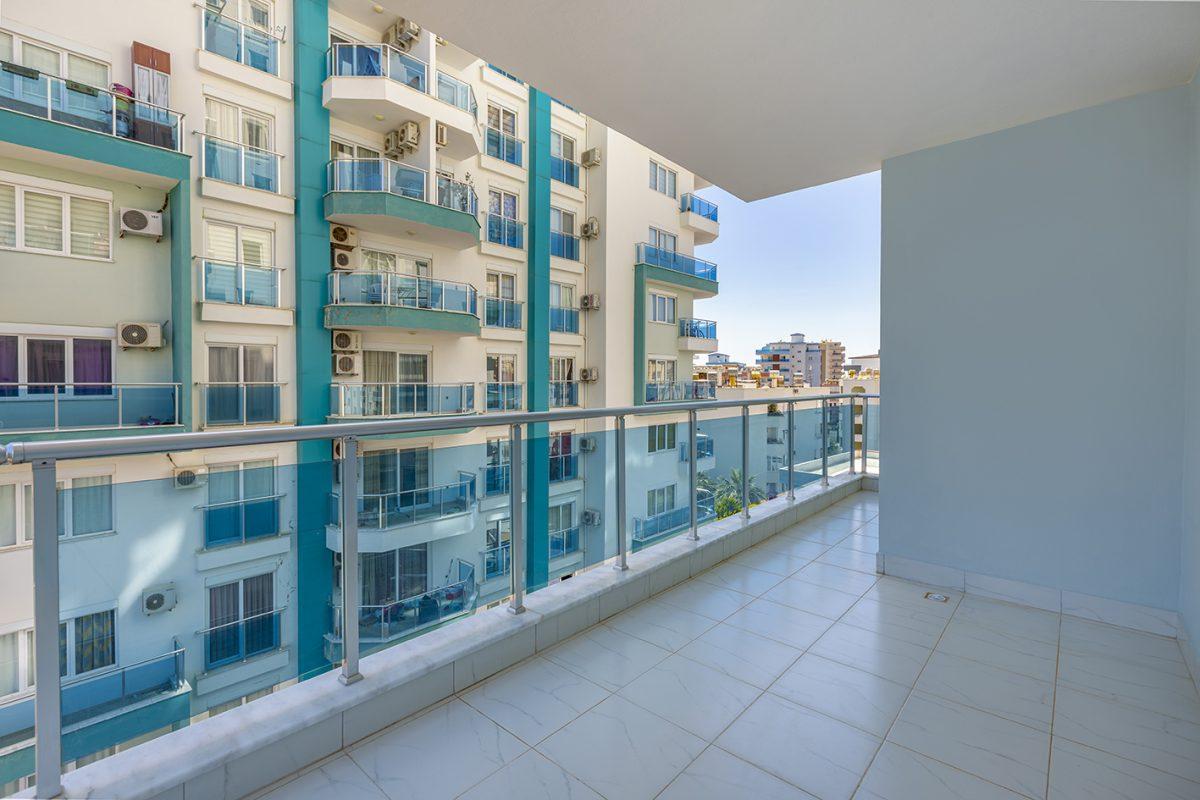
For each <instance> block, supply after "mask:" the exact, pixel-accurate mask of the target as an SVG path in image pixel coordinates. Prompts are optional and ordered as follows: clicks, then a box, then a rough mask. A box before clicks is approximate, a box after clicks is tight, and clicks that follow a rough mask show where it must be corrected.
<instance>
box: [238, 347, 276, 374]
mask: <svg viewBox="0 0 1200 800" xmlns="http://www.w3.org/2000/svg"><path fill="white" fill-rule="evenodd" d="M245 359H246V365H245V367H246V369H245V375H246V378H245V379H246V382H247V383H271V382H273V381H274V380H275V348H274V347H271V346H269V345H246V346H245Z"/></svg>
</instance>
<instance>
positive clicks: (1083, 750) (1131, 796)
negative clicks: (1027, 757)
mask: <svg viewBox="0 0 1200 800" xmlns="http://www.w3.org/2000/svg"><path fill="white" fill-rule="evenodd" d="M1197 797H1200V783H1192V782H1191V781H1187V780H1184V779H1183V778H1180V777H1177V776H1175V775H1171V774H1169V773H1166V772H1162V771H1160V770H1157V769H1153V768H1151V767H1147V766H1145V765H1143V764H1138V763H1137V762H1135V761H1129V760H1127V759H1124V758H1118V757H1116V756H1114V755H1112V754H1111V753H1105V752H1103V751H1101V750H1095V749H1093V748H1091V747H1085V746H1084V745H1081V744H1076V743H1075V742H1072V741H1068V740H1067V739H1063V738H1060V737H1058V736H1056V737H1054V745H1053V747H1052V750H1051V755H1050V798H1051V800H1196V798H1197Z"/></svg>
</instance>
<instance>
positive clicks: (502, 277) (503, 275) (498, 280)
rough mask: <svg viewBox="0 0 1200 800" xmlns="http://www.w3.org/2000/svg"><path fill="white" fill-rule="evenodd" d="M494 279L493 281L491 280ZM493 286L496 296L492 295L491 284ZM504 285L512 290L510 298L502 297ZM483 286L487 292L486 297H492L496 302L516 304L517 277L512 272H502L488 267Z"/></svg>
mask: <svg viewBox="0 0 1200 800" xmlns="http://www.w3.org/2000/svg"><path fill="white" fill-rule="evenodd" d="M493 279H494V280H493ZM493 283H494V284H495V287H496V288H495V291H496V292H497V293H496V294H493V293H492V284H493ZM506 284H507V285H508V286H509V287H511V289H512V296H511V297H506V296H505V295H504V291H505V286H506ZM484 286H485V288H486V291H487V295H486V296H487V297H492V298H495V299H497V300H509V301H512V302H516V300H517V276H516V275H515V274H514V273H512V272H504V271H503V270H499V269H492V268H491V267H488V270H487V274H486V276H485V277H484Z"/></svg>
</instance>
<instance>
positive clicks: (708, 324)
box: [679, 317, 717, 339]
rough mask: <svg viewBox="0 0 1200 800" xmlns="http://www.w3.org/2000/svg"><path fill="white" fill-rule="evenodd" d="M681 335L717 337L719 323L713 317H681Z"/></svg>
mask: <svg viewBox="0 0 1200 800" xmlns="http://www.w3.org/2000/svg"><path fill="white" fill-rule="evenodd" d="M679 335H680V336H687V337H688V338H691V339H715V338H717V323H715V322H713V321H712V320H711V319H692V318H691V317H680V318H679Z"/></svg>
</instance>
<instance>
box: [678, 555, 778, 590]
mask: <svg viewBox="0 0 1200 800" xmlns="http://www.w3.org/2000/svg"><path fill="white" fill-rule="evenodd" d="M696 580H698V581H704V582H705V583H711V584H713V585H714V586H723V587H725V588H726V589H733V590H734V591H735V592H743V593H744V594H752V595H755V596H757V595H760V594H762V593H763V592H765V591H766V590H767V589H770V588H771V587H772V586H774V585H775V584H777V583H779V582H780V581H781V580H783V578H781V577H780V576H779V575H776V574H775V573H773V572H763V571H762V570H760V569H751V568H750V567H747V566H743V565H741V564H738V563H735V562H733V561H726V562H724V563H722V564H718V565H717V566H715V567H713V568H712V569H710V570H709V571H708V572H702V573H700V574H699V575H697V576H696Z"/></svg>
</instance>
